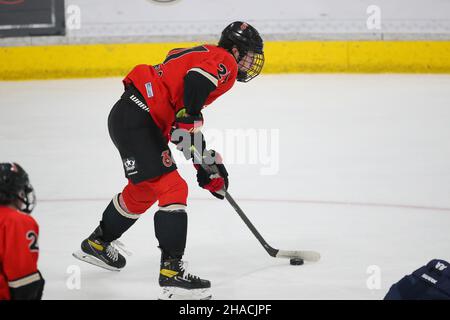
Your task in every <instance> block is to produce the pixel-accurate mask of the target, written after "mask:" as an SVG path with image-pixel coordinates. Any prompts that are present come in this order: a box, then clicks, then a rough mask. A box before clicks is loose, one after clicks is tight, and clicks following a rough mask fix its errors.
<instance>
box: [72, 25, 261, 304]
mask: <svg viewBox="0 0 450 320" xmlns="http://www.w3.org/2000/svg"><path fill="white" fill-rule="evenodd" d="M263 64H264V54H263V40H262V39H261V37H260V35H259V33H258V32H257V31H256V29H255V28H253V27H252V26H250V25H249V24H247V23H245V22H234V23H232V24H230V25H229V26H227V27H226V28H225V29H224V30H223V32H222V36H221V38H220V41H219V44H218V45H217V46H216V45H201V46H197V47H193V48H178V49H173V50H171V51H170V52H169V53H168V55H167V57H166V59H165V61H164V62H163V63H161V64H158V65H137V66H136V67H134V68H133V70H131V72H130V73H129V74H128V75H127V76H126V77H125V79H124V80H123V83H124V87H125V92H124V93H123V95H122V97H121V99H120V100H119V101H118V102H117V103H116V104H115V105H114V106H113V108H112V110H111V112H110V115H109V118H108V127H109V133H110V136H111V139H112V141H113V143H114V144H115V146H116V147H117V149H118V151H119V153H120V156H121V159H122V163H123V167H124V171H125V176H126V178H127V179H128V184H127V185H126V186H125V188H124V189H123V191H122V192H121V193H119V194H117V195H116V196H114V197H113V199H112V201H111V202H110V204H109V205H108V207H107V208H106V210H105V211H104V212H103V216H102V220H101V221H100V225H99V226H98V227H97V228H96V229H95V231H94V232H93V233H92V234H91V235H90V236H89V237H88V238H87V239H85V240H84V241H83V242H82V244H81V251H79V252H77V253H74V256H75V257H77V258H78V259H81V260H84V261H86V262H89V263H92V264H95V265H98V266H101V267H104V268H106V269H110V270H120V269H122V268H123V267H124V266H125V263H126V261H125V258H124V256H123V255H122V254H120V252H119V251H118V249H117V248H116V246H115V245H114V242H115V240H116V239H118V238H120V237H121V235H122V234H123V233H124V232H125V231H126V230H128V229H129V228H130V227H131V226H132V225H133V224H134V223H135V222H136V220H137V219H138V218H139V217H140V215H141V214H142V213H144V212H145V211H146V210H147V209H149V208H150V207H151V206H152V205H153V204H154V203H155V202H156V201H158V205H159V210H158V211H157V212H156V213H155V216H154V224H155V235H156V238H157V239H158V242H159V248H160V249H161V268H160V275H159V284H160V286H161V287H163V294H162V295H161V297H160V298H161V299H176V298H188V299H205V298H209V297H210V294H209V291H208V288H209V287H210V282H209V281H208V280H204V279H201V278H199V277H197V276H194V275H191V274H190V273H188V271H187V270H186V264H185V262H183V260H182V256H183V254H184V250H185V245H186V235H187V214H186V203H187V195H188V187H187V184H186V182H185V181H184V180H183V179H182V178H181V176H180V175H179V173H178V171H177V167H176V164H175V163H174V161H173V159H172V155H171V151H170V149H169V147H168V142H169V141H171V142H173V143H175V144H176V145H177V148H178V149H179V150H182V151H183V153H184V155H185V156H186V158H188V159H189V158H193V160H194V163H195V168H196V170H197V180H198V182H199V185H200V186H201V187H202V188H204V189H206V190H208V191H210V192H211V193H212V194H213V195H214V196H216V197H217V198H220V199H223V198H224V196H223V192H222V191H223V189H227V188H228V173H227V170H226V169H225V166H224V165H223V163H222V162H221V160H220V157H219V155H218V153H216V152H215V151H214V150H207V149H206V143H205V141H204V139H203V135H202V134H201V131H200V129H201V126H202V124H203V116H202V109H203V108H204V107H205V106H207V105H209V104H211V103H212V102H213V101H214V100H215V99H217V98H218V97H219V96H221V95H222V94H224V93H225V92H227V91H228V90H229V89H230V88H231V87H232V86H233V84H234V83H235V81H236V80H237V81H241V82H247V81H250V80H251V79H253V78H254V77H256V76H257V75H258V74H259V73H260V72H261V70H262V67H263ZM196 142H199V143H196ZM194 152H196V155H197V158H195V157H193V153H194ZM199 155H200V156H199ZM199 157H200V159H199ZM202 163H203V164H204V166H202V165H201V164H202ZM205 166H206V167H205Z"/></svg>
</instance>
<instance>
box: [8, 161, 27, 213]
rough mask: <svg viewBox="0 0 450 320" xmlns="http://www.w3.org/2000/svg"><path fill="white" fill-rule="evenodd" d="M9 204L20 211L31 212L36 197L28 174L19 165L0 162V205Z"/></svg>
mask: <svg viewBox="0 0 450 320" xmlns="http://www.w3.org/2000/svg"><path fill="white" fill-rule="evenodd" d="M20 203H22V204H21V205H20ZM10 204H12V205H15V206H16V207H17V209H18V210H20V211H23V212H25V213H31V211H33V209H34V206H35V204H36V197H35V194H34V189H33V187H32V186H31V184H30V181H29V180H28V174H27V173H26V172H25V170H24V169H22V167H21V166H19V165H18V164H17V163H0V205H10Z"/></svg>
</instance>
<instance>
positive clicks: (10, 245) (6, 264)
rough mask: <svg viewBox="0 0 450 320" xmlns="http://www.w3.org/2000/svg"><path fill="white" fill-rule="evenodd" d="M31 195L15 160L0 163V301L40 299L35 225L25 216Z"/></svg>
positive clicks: (32, 200) (31, 204) (41, 286)
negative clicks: (13, 161)
mask: <svg viewBox="0 0 450 320" xmlns="http://www.w3.org/2000/svg"><path fill="white" fill-rule="evenodd" d="M34 205H35V196H34V191H33V187H32V186H31V184H30V182H29V180H28V175H27V173H26V172H25V170H23V169H22V168H21V167H20V166H19V165H18V164H17V163H0V300H40V299H41V297H42V292H43V289H44V283H45V281H44V279H43V278H42V275H41V273H40V272H39V270H38V268H37V261H38V256H39V247H38V236H39V227H38V225H37V223H36V221H35V220H34V219H33V218H32V217H31V216H30V215H29V214H30V213H31V211H32V210H33V208H34Z"/></svg>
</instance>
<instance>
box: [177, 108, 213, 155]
mask: <svg viewBox="0 0 450 320" xmlns="http://www.w3.org/2000/svg"><path fill="white" fill-rule="evenodd" d="M202 126H203V116H202V114H201V113H200V114H198V115H189V114H187V113H186V109H184V108H183V109H181V110H180V111H178V113H177V114H176V118H175V122H174V124H173V125H172V130H171V131H170V135H169V140H170V141H171V142H172V143H174V144H176V146H177V149H178V150H180V151H183V153H184V156H185V158H186V159H190V158H191V157H192V147H193V146H196V147H197V148H196V149H197V150H203V149H204V145H205V143H204V140H203V135H202V133H201V131H200V130H201V128H202Z"/></svg>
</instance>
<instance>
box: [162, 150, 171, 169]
mask: <svg viewBox="0 0 450 320" xmlns="http://www.w3.org/2000/svg"><path fill="white" fill-rule="evenodd" d="M161 157H162V163H163V165H164V166H165V167H167V168H169V167H171V166H172V164H173V160H172V157H171V156H170V151H169V150H165V151H163V152H162V153H161Z"/></svg>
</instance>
